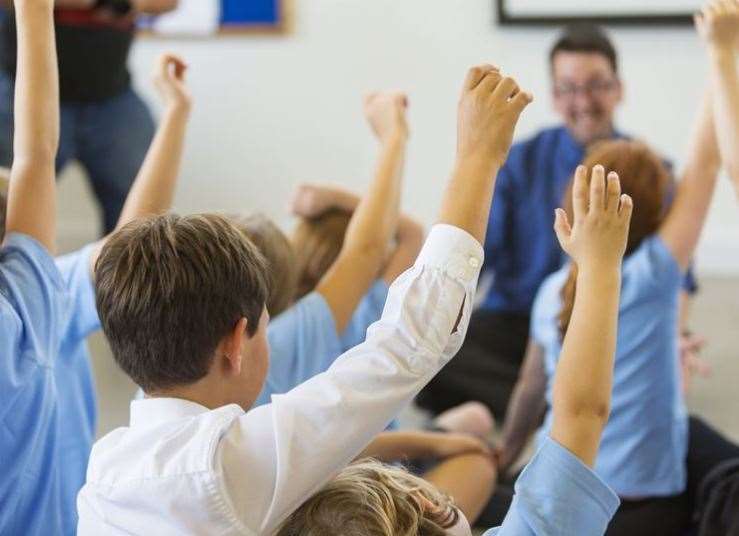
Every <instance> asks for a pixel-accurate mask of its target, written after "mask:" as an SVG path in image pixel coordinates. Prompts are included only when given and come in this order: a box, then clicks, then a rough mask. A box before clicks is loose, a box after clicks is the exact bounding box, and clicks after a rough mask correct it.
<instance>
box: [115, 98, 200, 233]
mask: <svg viewBox="0 0 739 536" xmlns="http://www.w3.org/2000/svg"><path fill="white" fill-rule="evenodd" d="M189 116H190V110H189V107H187V106H180V107H177V106H173V107H171V108H169V109H168V110H167V111H166V113H165V114H164V117H163V118H162V122H161V124H160V126H159V128H158V130H157V133H156V136H155V137H154V140H153V141H152V144H151V147H150V148H149V152H148V153H147V155H146V159H145V160H144V163H143V165H142V167H141V170H140V171H139V174H138V176H137V177H136V180H135V181H134V184H133V187H132V188H131V191H130V193H129V194H128V198H127V199H126V204H125V205H124V207H123V211H122V212H121V216H120V218H119V220H118V225H117V228H121V227H123V226H124V225H126V224H127V223H129V222H131V221H133V220H136V219H138V218H141V217H143V216H148V215H154V214H162V213H164V212H167V211H168V210H169V208H170V207H171V205H172V198H173V196H174V191H175V185H176V184H177V178H178V176H179V174H180V165H181V162H182V151H183V147H184V144H185V132H186V130H187V123H188V119H189Z"/></svg>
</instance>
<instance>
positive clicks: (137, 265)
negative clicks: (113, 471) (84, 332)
mask: <svg viewBox="0 0 739 536" xmlns="http://www.w3.org/2000/svg"><path fill="white" fill-rule="evenodd" d="M95 289H96V294H97V308H98V312H99V314H100V320H101V322H102V326H103V330H104V332H105V334H106V336H107V337H108V340H109V341H110V345H111V348H112V350H113V355H114V357H115V359H116V361H117V362H118V364H119V365H120V367H121V368H122V369H123V370H124V371H125V372H126V373H127V374H128V375H129V376H130V377H131V378H132V379H133V380H134V381H135V382H136V383H137V384H138V385H139V386H141V388H142V389H143V390H144V391H145V392H156V391H160V390H166V389H170V388H172V387H176V386H181V385H187V384H191V383H194V382H196V381H198V380H200V379H201V378H203V377H204V376H206V374H207V373H208V371H209V368H210V365H211V363H212V360H213V357H214V353H215V350H216V348H217V346H218V344H219V343H220V342H221V341H222V340H223V338H224V337H225V336H226V335H228V334H229V333H231V332H232V330H233V329H234V328H235V326H236V324H237V323H238V321H239V320H240V319H241V318H246V319H247V332H248V334H249V335H254V333H255V332H256V330H257V328H258V326H259V321H260V317H261V315H262V312H263V309H264V306H265V303H266V300H267V295H268V292H269V288H268V276H267V270H266V266H265V261H264V258H263V257H262V255H261V254H260V253H259V251H258V250H257V248H256V246H254V244H252V243H251V242H250V241H249V240H248V239H247V238H246V237H245V236H244V235H243V234H242V233H241V231H239V229H238V228H236V227H235V226H234V225H232V224H231V223H230V222H229V220H228V219H227V218H224V217H222V216H217V215H212V214H200V215H192V216H176V215H167V216H157V217H152V218H148V219H143V220H138V221H135V222H132V223H130V224H128V225H126V226H125V227H123V228H122V229H120V230H119V231H117V232H115V233H114V234H113V235H112V236H111V237H110V239H109V240H108V242H107V243H106V245H105V247H103V250H102V252H101V254H100V258H99V259H98V261H97V264H96V265H95Z"/></svg>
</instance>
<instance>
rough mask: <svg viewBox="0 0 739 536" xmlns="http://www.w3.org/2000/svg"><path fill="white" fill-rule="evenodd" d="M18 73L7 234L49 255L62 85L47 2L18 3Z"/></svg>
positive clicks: (52, 227)
mask: <svg viewBox="0 0 739 536" xmlns="http://www.w3.org/2000/svg"><path fill="white" fill-rule="evenodd" d="M16 13H17V26H18V69H17V74H16V84H15V120H14V126H15V134H14V140H13V151H14V156H13V167H12V170H11V183H10V188H9V192H8V208H7V220H6V230H7V232H13V231H16V232H23V233H26V234H29V235H31V236H33V237H34V238H36V239H37V240H39V241H40V242H41V243H42V244H44V246H46V247H47V248H48V249H49V250H52V249H53V246H54V237H55V227H54V225H55V214H56V195H55V180H54V175H55V170H54V163H55V159H56V152H57V148H58V146H59V80H58V75H57V65H56V43H55V40H54V23H53V14H52V10H51V8H50V5H48V4H44V3H43V2H22V3H21V2H19V3H17V4H16Z"/></svg>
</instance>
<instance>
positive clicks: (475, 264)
mask: <svg viewBox="0 0 739 536" xmlns="http://www.w3.org/2000/svg"><path fill="white" fill-rule="evenodd" d="M470 266H472V267H473V268H478V267H479V266H480V259H478V258H477V257H470Z"/></svg>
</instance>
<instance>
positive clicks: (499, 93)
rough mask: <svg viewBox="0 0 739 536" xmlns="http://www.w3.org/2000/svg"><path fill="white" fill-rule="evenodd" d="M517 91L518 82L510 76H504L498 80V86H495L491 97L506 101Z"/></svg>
mask: <svg viewBox="0 0 739 536" xmlns="http://www.w3.org/2000/svg"><path fill="white" fill-rule="evenodd" d="M518 91H519V89H518V83H517V82H516V81H515V80H514V79H513V78H511V77H510V76H506V77H505V78H503V79H502V80H501V81H500V83H499V84H498V86H497V87H496V88H495V91H493V99H496V100H501V101H506V102H507V101H508V99H510V98H513V97H514V96H515V95H516V94H517V93H518Z"/></svg>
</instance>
